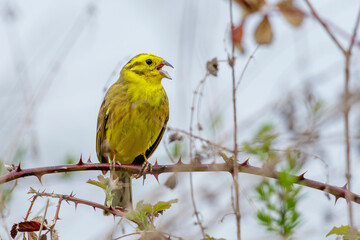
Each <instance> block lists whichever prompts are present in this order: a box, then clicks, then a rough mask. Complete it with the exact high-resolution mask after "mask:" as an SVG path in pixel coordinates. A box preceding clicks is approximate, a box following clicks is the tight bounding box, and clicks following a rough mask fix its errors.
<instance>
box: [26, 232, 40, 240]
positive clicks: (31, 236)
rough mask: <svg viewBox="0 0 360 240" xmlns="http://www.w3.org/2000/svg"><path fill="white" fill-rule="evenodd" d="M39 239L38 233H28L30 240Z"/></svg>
mask: <svg viewBox="0 0 360 240" xmlns="http://www.w3.org/2000/svg"><path fill="white" fill-rule="evenodd" d="M37 239H38V236H37V234H36V233H34V232H29V233H28V240H37Z"/></svg>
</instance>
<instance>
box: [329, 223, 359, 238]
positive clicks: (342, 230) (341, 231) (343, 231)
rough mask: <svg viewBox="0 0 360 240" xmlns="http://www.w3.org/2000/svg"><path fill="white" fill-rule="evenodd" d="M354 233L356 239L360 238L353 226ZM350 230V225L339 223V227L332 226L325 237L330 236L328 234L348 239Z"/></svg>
mask: <svg viewBox="0 0 360 240" xmlns="http://www.w3.org/2000/svg"><path fill="white" fill-rule="evenodd" d="M353 230H354V233H355V235H356V238H357V239H360V232H359V231H358V230H357V229H356V228H353ZM349 231H350V227H349V225H345V226H343V225H341V226H340V227H333V229H331V231H330V232H329V233H328V234H327V235H326V237H328V236H330V235H333V234H335V235H337V236H343V239H349V233H350V232H349Z"/></svg>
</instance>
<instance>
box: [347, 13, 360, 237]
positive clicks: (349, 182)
mask: <svg viewBox="0 0 360 240" xmlns="http://www.w3.org/2000/svg"><path fill="white" fill-rule="evenodd" d="M359 22H360V9H359V13H358V15H357V19H356V22H355V26H354V30H353V34H352V37H351V41H350V44H349V48H348V50H347V51H346V52H345V53H344V55H345V85H344V92H345V108H344V122H345V145H346V179H347V189H348V191H347V192H346V196H345V197H346V200H347V201H348V202H349V204H348V216H349V225H350V229H351V231H352V232H350V239H355V233H354V231H353V227H354V219H353V210H352V203H351V194H349V193H350V192H351V143H350V133H349V131H350V129H349V125H350V123H349V114H350V109H351V105H350V104H349V103H348V99H349V98H350V90H349V83H350V60H351V51H352V48H353V46H354V43H355V39H356V34H357V29H358V27H359Z"/></svg>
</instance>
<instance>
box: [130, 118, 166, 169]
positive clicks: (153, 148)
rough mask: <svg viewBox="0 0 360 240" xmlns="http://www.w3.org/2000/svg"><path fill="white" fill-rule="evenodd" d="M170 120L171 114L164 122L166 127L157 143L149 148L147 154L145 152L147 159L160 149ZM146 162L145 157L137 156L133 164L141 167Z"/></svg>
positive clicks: (163, 128)
mask: <svg viewBox="0 0 360 240" xmlns="http://www.w3.org/2000/svg"><path fill="white" fill-rule="evenodd" d="M168 120H169V114H168V115H167V116H166V118H165V121H164V125H163V127H162V129H161V131H160V133H159V135H158V137H157V138H156V140H155V142H154V143H153V145H151V147H149V148H148V149H147V150H146V152H145V156H146V158H149V157H150V156H151V155H152V154H153V153H154V151H155V149H156V148H157V147H158V145H159V143H160V141H161V139H162V137H163V136H164V132H165V130H166V124H167V122H168ZM144 161H145V159H144V156H143V155H141V154H140V155H139V156H137V157H136V158H135V160H134V161H133V162H132V164H138V165H141V164H143V163H144Z"/></svg>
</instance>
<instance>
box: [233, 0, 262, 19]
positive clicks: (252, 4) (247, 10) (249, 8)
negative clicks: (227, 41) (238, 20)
mask: <svg viewBox="0 0 360 240" xmlns="http://www.w3.org/2000/svg"><path fill="white" fill-rule="evenodd" d="M236 2H237V3H238V4H239V5H240V7H241V10H242V18H243V19H244V18H246V17H247V16H249V15H251V14H253V13H255V12H258V11H259V10H260V9H261V8H262V7H263V6H264V5H265V0H236Z"/></svg>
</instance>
